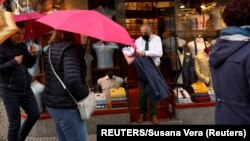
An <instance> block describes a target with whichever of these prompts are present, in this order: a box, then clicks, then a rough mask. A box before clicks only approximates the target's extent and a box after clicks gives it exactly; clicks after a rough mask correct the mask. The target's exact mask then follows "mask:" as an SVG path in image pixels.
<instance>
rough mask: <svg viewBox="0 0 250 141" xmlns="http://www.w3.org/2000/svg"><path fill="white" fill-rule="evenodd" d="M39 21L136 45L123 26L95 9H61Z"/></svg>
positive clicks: (54, 26)
mask: <svg viewBox="0 0 250 141" xmlns="http://www.w3.org/2000/svg"><path fill="white" fill-rule="evenodd" d="M37 21H38V22H41V23H43V24H46V25H48V26H50V27H53V28H54V29H56V30H63V31H69V32H73V33H78V34H81V35H86V36H90V37H93V38H97V39H100V40H103V41H108V42H116V43H121V44H125V45H131V46H134V42H133V39H132V38H131V37H130V35H129V34H128V32H127V31H126V29H125V28H124V27H123V26H121V25H119V24H118V23H116V22H114V21H112V20H111V19H109V18H107V17H106V16H104V15H102V14H100V13H98V12H97V11H94V10H61V11H56V12H54V13H52V14H49V15H46V16H43V17H41V18H40V19H38V20H37Z"/></svg>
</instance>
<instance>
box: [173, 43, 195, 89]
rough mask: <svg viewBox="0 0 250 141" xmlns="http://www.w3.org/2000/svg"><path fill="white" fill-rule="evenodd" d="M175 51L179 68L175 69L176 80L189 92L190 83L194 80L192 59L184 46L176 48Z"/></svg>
mask: <svg viewBox="0 0 250 141" xmlns="http://www.w3.org/2000/svg"><path fill="white" fill-rule="evenodd" d="M177 52H178V59H179V60H178V62H179V64H180V69H179V71H177V77H178V78H176V80H177V82H178V84H180V86H183V89H185V90H186V91H188V92H191V84H192V83H193V82H194V81H195V71H194V60H193V58H192V56H191V53H190V51H189V49H188V48H187V47H186V46H184V47H182V48H178V50H177Z"/></svg>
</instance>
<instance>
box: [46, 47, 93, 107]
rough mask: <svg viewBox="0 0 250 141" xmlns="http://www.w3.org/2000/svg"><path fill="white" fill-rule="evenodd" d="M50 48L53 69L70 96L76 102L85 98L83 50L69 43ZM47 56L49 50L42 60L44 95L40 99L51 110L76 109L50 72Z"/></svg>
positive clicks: (86, 92)
mask: <svg viewBox="0 0 250 141" xmlns="http://www.w3.org/2000/svg"><path fill="white" fill-rule="evenodd" d="M50 47H51V53H50V54H51V62H52V64H53V67H54V69H55V71H56V73H57V74H58V75H59V77H60V78H61V79H62V80H63V82H64V84H65V85H66V87H67V88H68V89H69V91H70V92H71V94H72V95H73V96H74V97H75V99H76V100H77V101H79V100H81V99H82V98H84V97H86V96H87V95H88V93H89V91H88V87H87V85H86V82H85V77H86V70H87V68H86V63H85V60H84V50H83V48H82V47H81V46H79V45H76V44H73V43H70V42H62V43H56V44H52V45H51V46H50ZM48 54H49V49H47V51H46V52H45V60H44V66H45V94H44V95H43V97H42V100H43V104H44V105H45V106H48V107H51V108H74V107H76V104H75V103H74V101H73V100H72V98H71V97H70V96H69V94H68V93H67V92H66V90H64V89H63V87H62V85H61V83H60V82H59V81H58V79H57V78H56V76H55V75H54V73H53V71H52V70H51V67H50V64H49V58H48Z"/></svg>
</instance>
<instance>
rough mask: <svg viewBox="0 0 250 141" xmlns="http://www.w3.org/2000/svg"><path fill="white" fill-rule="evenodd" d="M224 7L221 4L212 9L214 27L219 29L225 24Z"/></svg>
mask: <svg viewBox="0 0 250 141" xmlns="http://www.w3.org/2000/svg"><path fill="white" fill-rule="evenodd" d="M222 8H223V7H221V6H219V7H216V8H214V9H213V10H212V11H211V15H212V19H213V23H214V28H215V29H217V30H219V29H222V26H223V20H222V16H221V13H222Z"/></svg>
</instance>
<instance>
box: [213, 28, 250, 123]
mask: <svg viewBox="0 0 250 141" xmlns="http://www.w3.org/2000/svg"><path fill="white" fill-rule="evenodd" d="M209 64H210V70H211V75H212V81H213V87H214V91H215V95H216V101H217V103H216V111H215V121H216V124H250V89H249V88H250V30H249V28H246V27H228V28H226V29H224V30H222V31H221V35H220V38H219V39H218V40H217V41H216V44H215V46H214V47H213V48H212V52H211V55H210V59H209Z"/></svg>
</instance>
